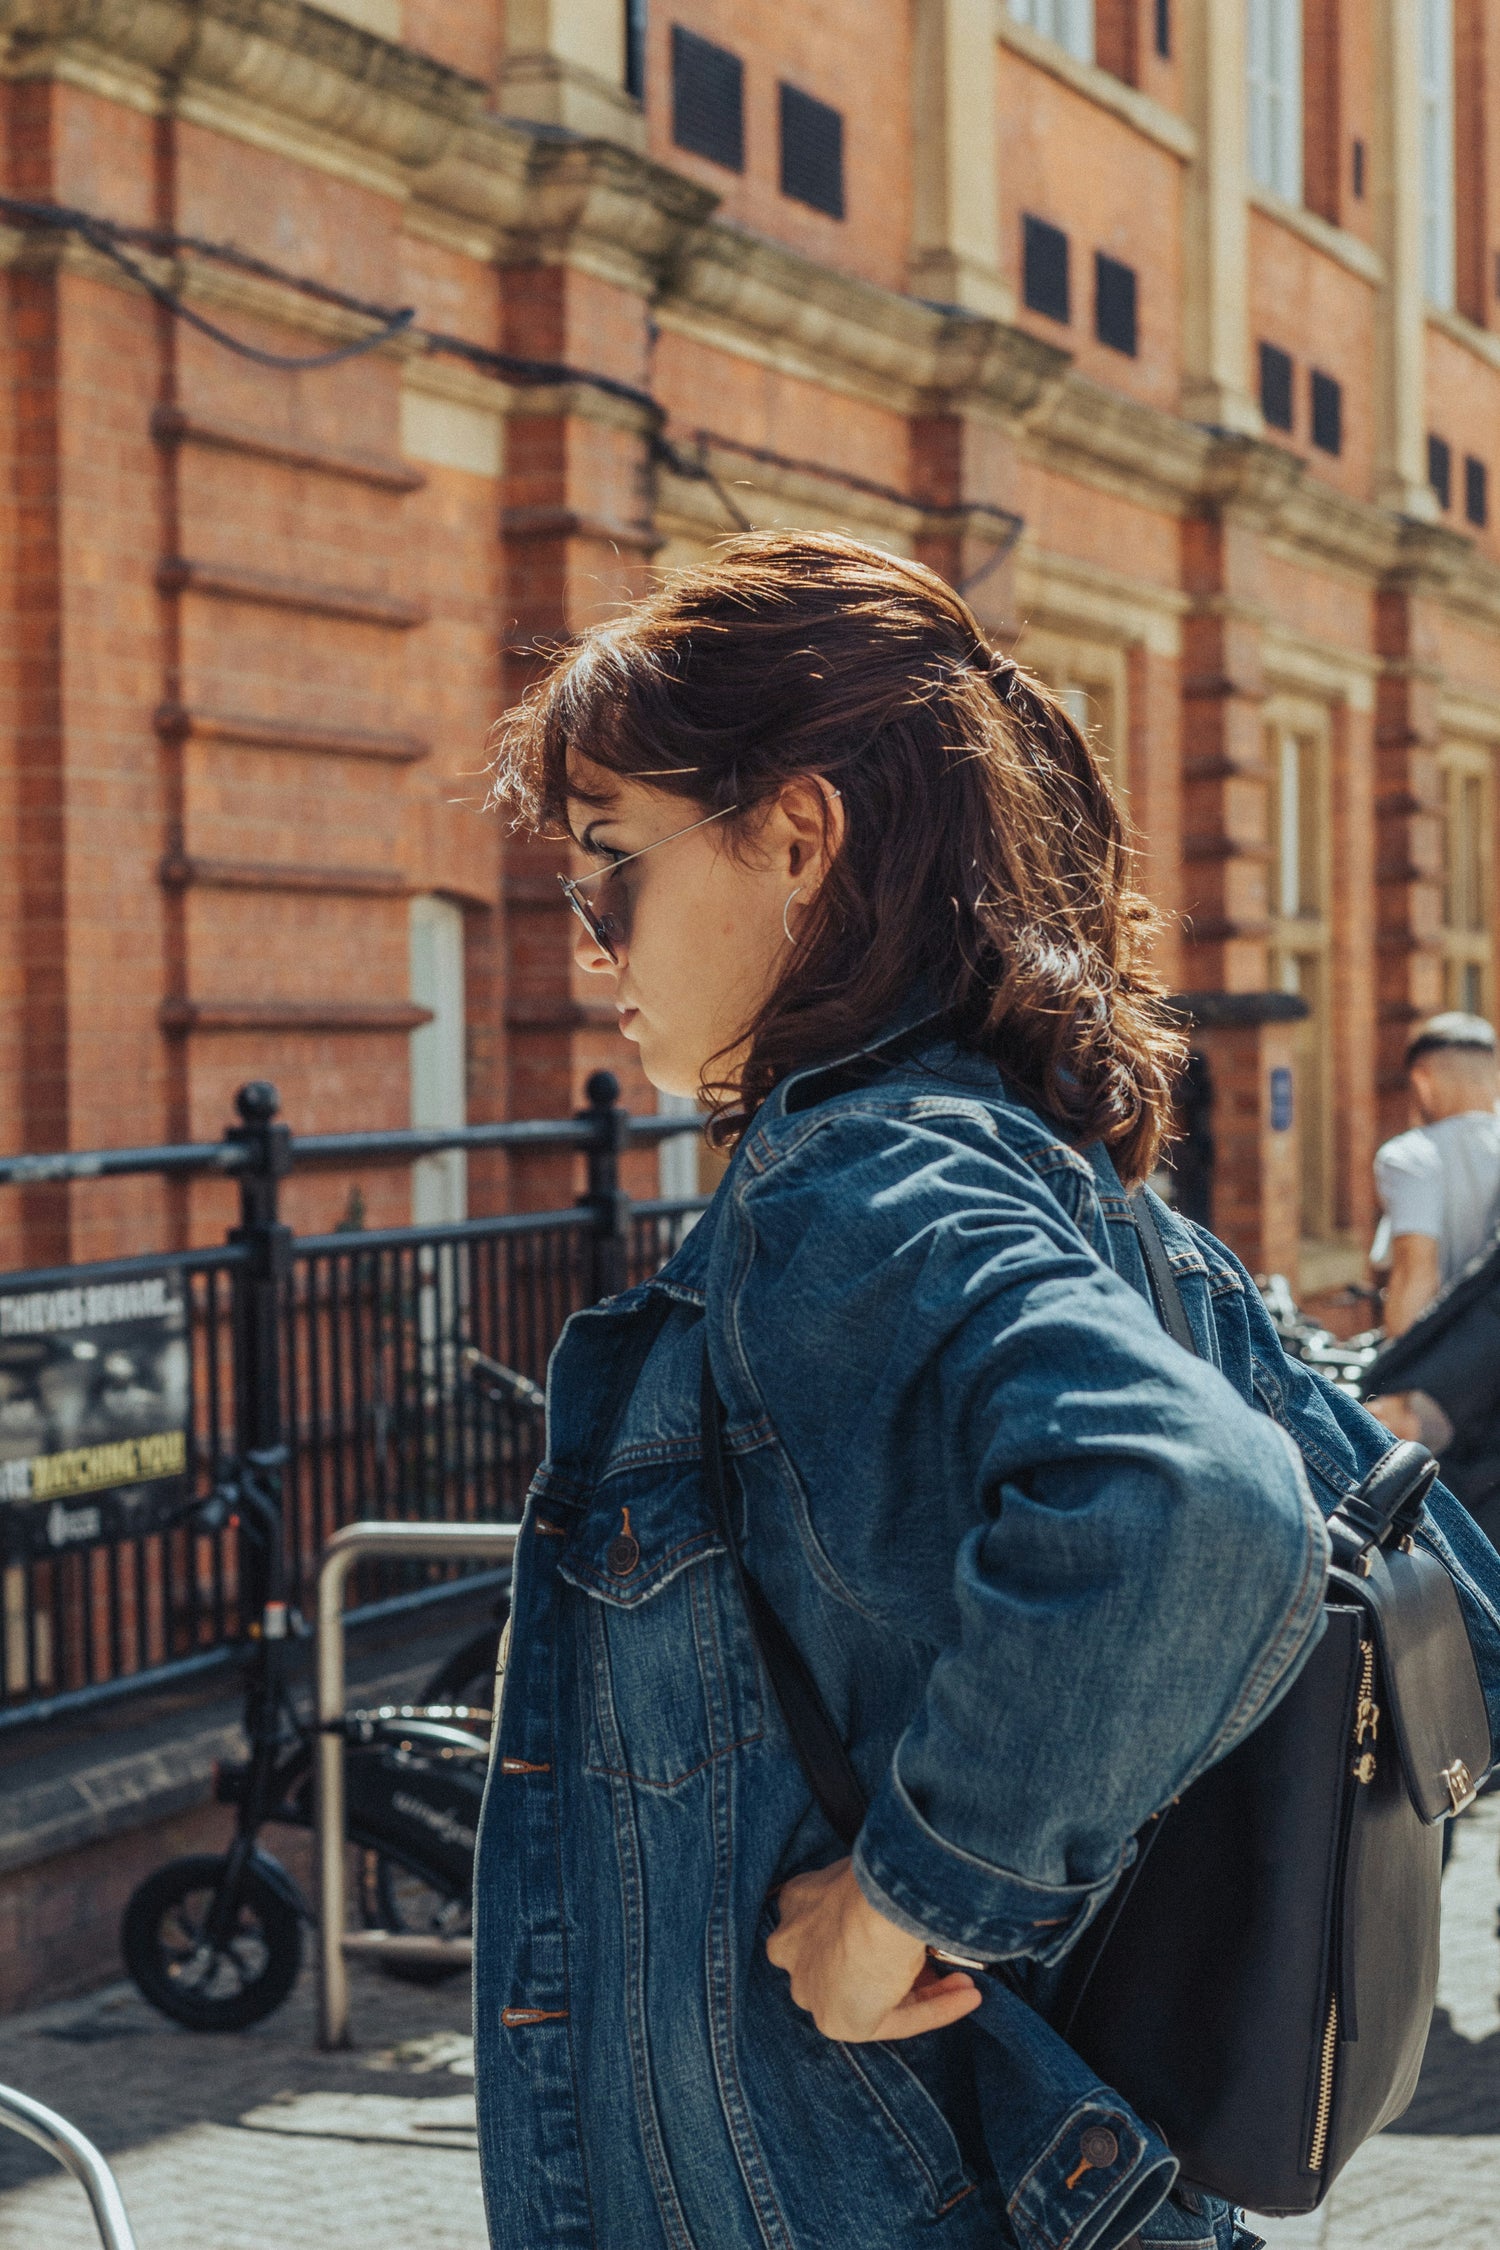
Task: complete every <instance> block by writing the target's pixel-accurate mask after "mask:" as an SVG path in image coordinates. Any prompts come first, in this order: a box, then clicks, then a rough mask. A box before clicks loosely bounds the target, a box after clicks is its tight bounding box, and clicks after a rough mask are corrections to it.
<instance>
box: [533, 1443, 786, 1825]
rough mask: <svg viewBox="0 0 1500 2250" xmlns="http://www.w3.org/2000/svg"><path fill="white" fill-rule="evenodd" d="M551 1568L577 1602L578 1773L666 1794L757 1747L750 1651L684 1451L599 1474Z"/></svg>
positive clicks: (725, 1564)
mask: <svg viewBox="0 0 1500 2250" xmlns="http://www.w3.org/2000/svg"><path fill="white" fill-rule="evenodd" d="M558 1573H559V1576H560V1577H562V1578H564V1579H566V1581H567V1582H568V1584H569V1585H570V1586H571V1587H572V1588H573V1589H574V1591H575V1593H576V1594H578V1595H579V1596H581V1597H582V1599H581V1600H580V1601H579V1603H578V1604H577V1637H578V1656H579V1662H580V1665H581V1667H582V1670H583V1672H584V1673H585V1675H586V1680H585V1683H584V1684H585V1690H586V1692H585V1695H584V1705H585V1711H586V1715H587V1742H586V1747H585V1754H584V1762H585V1765H586V1767H587V1769H588V1771H589V1772H591V1773H597V1774H603V1775H606V1776H609V1777H611V1778H618V1779H621V1780H626V1781H631V1782H634V1783H636V1784H638V1785H639V1786H640V1787H641V1788H644V1789H650V1790H665V1789H677V1788H680V1787H681V1786H682V1785H683V1784H684V1783H686V1782H688V1781H690V1780H691V1779H692V1778H693V1776H694V1775H696V1774H701V1773H703V1772H704V1771H705V1770H706V1768H707V1767H708V1766H709V1765H710V1764H711V1763H712V1761H713V1760H714V1759H716V1758H720V1757H723V1756H726V1755H727V1754H728V1753H730V1752H732V1751H735V1750H738V1749H741V1748H743V1747H744V1745H745V1744H746V1743H749V1742H754V1741H758V1740H759V1739H760V1735H761V1728H762V1705H761V1691H760V1678H759V1670H758V1665H757V1661H756V1656H755V1651H754V1648H753V1646H752V1645H751V1642H750V1637H749V1631H748V1627H747V1626H746V1623H745V1620H744V1614H743V1609H742V1606H741V1603H740V1600H739V1593H738V1589H737V1588H736V1586H735V1584H734V1581H733V1577H732V1575H731V1571H730V1564H729V1559H728V1556H727V1555H726V1553H725V1551H724V1547H723V1543H722V1542H721V1540H720V1538H719V1536H718V1532H717V1530H716V1529H715V1527H714V1524H713V1522H712V1519H711V1518H710V1516H709V1513H708V1506H707V1502H706V1499H705V1496H704V1493H703V1488H702V1482H701V1477H700V1471H699V1462H698V1458H697V1448H696V1445H694V1447H693V1452H692V1457H691V1458H690V1459H684V1458H682V1456H681V1453H680V1451H679V1453H678V1454H677V1457H675V1458H672V1457H668V1458H659V1457H658V1458H656V1459H634V1460H632V1461H631V1462H630V1464H629V1466H626V1467H622V1468H619V1469H616V1470H615V1471H614V1472H613V1473H611V1474H608V1475H606V1476H605V1477H604V1478H602V1479H601V1481H600V1483H599V1484H598V1486H597V1487H596V1488H595V1491H594V1494H593V1498H592V1502H591V1504H590V1506H589V1509H588V1512H587V1514H586V1515H585V1517H584V1519H583V1521H582V1523H581V1524H580V1525H579V1526H578V1528H577V1530H576V1531H575V1532H574V1534H573V1536H572V1538H571V1540H570V1541H569V1545H568V1549H567V1552H566V1554H565V1555H564V1556H563V1557H562V1559H561V1561H560V1562H559V1564H558Z"/></svg>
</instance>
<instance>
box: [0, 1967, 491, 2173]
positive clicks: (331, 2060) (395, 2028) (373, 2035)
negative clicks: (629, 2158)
mask: <svg viewBox="0 0 1500 2250" xmlns="http://www.w3.org/2000/svg"><path fill="white" fill-rule="evenodd" d="M314 1997H315V1996H314V1986H313V1980H312V1977H311V1975H310V1974H309V1973H308V1972H307V1971H306V1970H304V1972H303V1975H302V1978H301V1980H300V1982H299V1984H298V1986H297V1989H296V1990H295V1992H293V1994H292V1996H291V1998H290V1999H289V2000H288V2001H287V2003H286V2005H285V2007H283V2008H281V2009H279V2010H278V2011H277V2013H276V2014H275V2015H274V2016H272V2017H270V2018H269V2019H268V2020H267V2021H266V2022H265V2023H262V2024H257V2025H256V2026H255V2028H254V2029H253V2030H251V2031H239V2032H219V2033H213V2034H203V2033H194V2032H190V2031H184V2030H182V2029H181V2028H180V2027H179V2026H178V2025H176V2024H172V2023H168V2022H167V2021H166V2019H165V2018H164V2017H162V2016H159V2015H157V2014H156V2012H155V2010H154V2009H152V2008H149V2007H148V2006H147V2005H146V2003H145V2001H144V2000H142V1999H141V1997H140V1995H139V1994H138V1993H137V1992H136V1991H135V1989H134V1987H133V1986H130V1985H111V1986H109V1987H108V1988H107V1989H106V1990H105V1991H103V1992H98V1993H94V1994H92V1995H91V1996H90V1997H89V1998H88V1999H86V2000H74V2001H68V2002H66V2003H64V2004H62V2005H60V2006H57V2007H53V2008H47V2009H43V2010H40V2011H38V2012H37V2013H36V2014H33V2015H27V2016H12V2017H10V2018H8V2019H5V2020H0V2083H3V2084H5V2085H8V2086H15V2087H18V2088H19V2089H20V2090H21V2092H22V2093H25V2094H30V2095H31V2096H32V2097H33V2098H34V2099H35V2100H37V2101H40V2102H45V2103H47V2105H48V2106H49V2108H52V2109H55V2110H58V2111H60V2112H61V2114H62V2115H63V2116H64V2117H66V2118H68V2119H69V2120H70V2121H71V2122H72V2123H73V2124H75V2125H77V2126H78V2127H80V2129H81V2130H82V2131H83V2132H85V2133H87V2134H88V2136H89V2138H90V2139H91V2140H92V2141H94V2142H96V2143H97V2145H98V2146H99V2147H100V2148H101V2149H102V2150H103V2151H104V2153H105V2154H106V2155H111V2156H112V2155H115V2154H117V2153H118V2152H119V2151H120V2150H122V2149H126V2148H131V2147H136V2146H139V2145H140V2144H142V2143H144V2142H149V2141H154V2140H158V2139H160V2138H161V2137H162V2136H164V2135H165V2134H168V2133H175V2132H177V2131H179V2130H180V2129H181V2128H182V2127H183V2126H187V2125H197V2124H205V2123H207V2124H220V2125H233V2124H236V2123H237V2122H238V2121H239V2119H240V2118H241V2117H242V2116H243V2115H244V2114H245V2113H246V2111H248V2110H251V2109H253V2108H255V2107H257V2106H258V2105H260V2104H262V2103H265V2102H268V2101H272V2100H274V2098H275V2097H276V2096H277V2095H278V2094H300V2093H312V2092H317V2093H351V2094H352V2093H360V2094H371V2093H382V2094H400V2093H410V2094H419V2093H423V2094H441V2093H446V2092H448V2091H450V2090H451V2091H452V2092H454V2093H458V2092H463V2091H467V2090H468V2089H469V2087H470V2086H471V2085H472V2079H470V2078H468V2077H463V2078H458V2077H455V2076H451V2075H448V2073H447V2071H446V2069H445V2068H444V2069H441V2070H440V2071H439V2072H437V2073H434V2071H433V2067H432V2065H431V2064H430V2063H428V2062H424V2061H422V2060H417V2061H416V2063H415V2066H414V2067H410V2066H408V2063H407V2054H408V2052H410V2051H411V2050H410V2043H412V2042H417V2043H419V2049H418V2051H420V2048H421V2047H427V2048H431V2047H433V2046H434V2044H436V2045H437V2046H438V2048H439V2050H440V2051H441V2049H442V2047H443V2045H444V2042H442V2041H441V2040H437V2039H436V2038H435V2035H438V2034H449V2035H450V2037H449V2038H448V2040H447V2042H446V2045H447V2047H448V2048H450V2049H451V2048H453V2047H454V2045H455V2042H458V2043H461V2040H462V2035H463V2034H465V2033H467V2032H468V2030H469V1980H468V1978H467V1976H461V1977H457V1978H455V1979H454V1980H453V1981H452V1982H450V1983H448V1984H444V1985H438V1986H413V1985H404V1984H399V1983H397V1982H395V1981H394V1980H393V1979H391V1978H388V1977H385V1976H382V1975H381V1974H380V1972H379V1971H378V1970H376V1969H372V1968H370V1967H369V1966H367V1965H365V1964H362V1963H357V1964H355V1965H354V1970H353V1978H352V2003H353V2005H352V2010H351V2013H352V2020H353V2030H354V2037H355V2039H356V2041H357V2042H358V2044H357V2046H356V2047H355V2048H353V2049H352V2050H350V2051H349V2052H347V2053H344V2054H337V2055H324V2054H320V2053H319V2052H318V2050H317V2048H316V2047H315V2046H314V2044H313V2032H314V2020H315V2019H314ZM377 2072H378V2073H379V2075H376V2073H377ZM55 2169H56V2167H55V2166H54V2165H53V2163H52V2162H51V2160H50V2158H48V2157H47V2156H45V2155H44V2154H43V2153H42V2152H41V2150H39V2149H36V2148H33V2147H32V2146H31V2144H30V2143H29V2142H27V2141H23V2140H20V2139H18V2138H17V2137H16V2136H14V2135H12V2134H10V2133H5V2132H0V2194H3V2193H4V2192H5V2191H6V2190H7V2189H9V2188H15V2187H19V2186H20V2185H21V2184H22V2183H23V2182H24V2181H26V2180H32V2179H40V2178H42V2177H44V2176H45V2175H47V2174H48V2173H51V2172H53V2171H55Z"/></svg>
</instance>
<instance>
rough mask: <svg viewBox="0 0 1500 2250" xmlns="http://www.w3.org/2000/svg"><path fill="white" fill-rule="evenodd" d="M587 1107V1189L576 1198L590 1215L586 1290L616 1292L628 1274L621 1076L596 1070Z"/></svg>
mask: <svg viewBox="0 0 1500 2250" xmlns="http://www.w3.org/2000/svg"><path fill="white" fill-rule="evenodd" d="M584 1092H585V1094H587V1096H588V1105H589V1106H588V1108H587V1109H580V1110H579V1111H578V1112H577V1116H578V1120H579V1122H580V1124H584V1125H589V1126H592V1127H593V1139H592V1140H591V1141H590V1143H589V1147H588V1158H587V1162H588V1183H589V1184H588V1193H587V1194H586V1195H583V1196H580V1198H579V1201H580V1203H582V1204H583V1205H584V1207H585V1208H586V1209H588V1210H590V1211H592V1212H593V1214H594V1226H593V1232H592V1233H591V1234H590V1236H589V1284H590V1293H591V1295H592V1296H593V1297H594V1299H595V1300H597V1299H598V1298H600V1297H615V1296H618V1295H619V1293H620V1291H621V1290H622V1289H623V1288H625V1286H626V1284H627V1282H628V1279H629V1273H628V1263H629V1260H628V1252H629V1247H630V1198H629V1196H628V1195H627V1194H626V1193H625V1191H624V1189H623V1188H622V1187H621V1185H620V1157H621V1154H622V1152H623V1151H624V1148H625V1145H626V1141H627V1138H628V1135H629V1132H630V1112H629V1111H628V1110H625V1109H622V1108H621V1107H620V1081H619V1079H618V1078H616V1076H615V1074H614V1072H613V1071H612V1070H596V1071H595V1072H594V1074H593V1076H592V1078H590V1080H589V1082H588V1084H587V1085H586V1086H585V1087H584Z"/></svg>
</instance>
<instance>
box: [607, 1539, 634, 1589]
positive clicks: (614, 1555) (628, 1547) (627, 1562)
mask: <svg viewBox="0 0 1500 2250" xmlns="http://www.w3.org/2000/svg"><path fill="white" fill-rule="evenodd" d="M604 1559H605V1561H606V1562H607V1563H608V1564H609V1567H610V1570H611V1571H612V1573H613V1574H614V1576H615V1577H616V1578H628V1577H629V1576H630V1573H631V1572H632V1571H633V1570H634V1568H635V1566H636V1564H637V1563H638V1562H639V1561H640V1559H641V1546H640V1541H639V1540H638V1539H635V1538H633V1537H632V1536H631V1534H630V1533H629V1532H628V1531H623V1532H621V1534H620V1536H619V1538H618V1539H611V1541H610V1543H609V1545H608V1546H607V1547H606V1548H605V1550H604Z"/></svg>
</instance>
